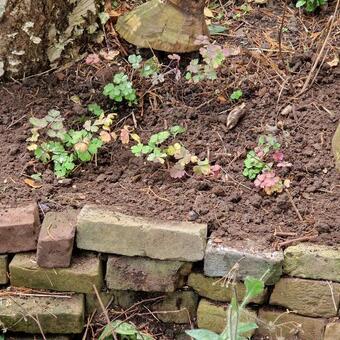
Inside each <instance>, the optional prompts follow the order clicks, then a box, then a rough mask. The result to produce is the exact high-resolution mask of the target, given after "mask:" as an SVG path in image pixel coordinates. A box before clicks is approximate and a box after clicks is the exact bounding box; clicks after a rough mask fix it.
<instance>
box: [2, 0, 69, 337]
mask: <svg viewBox="0 0 340 340" xmlns="http://www.w3.org/2000/svg"><path fill="white" fill-rule="evenodd" d="M0 1H1V0H0ZM44 335H45V338H46V340H72V339H73V336H72V335H58V334H53V335H52V334H51V335H48V334H47V335H46V334H44ZM40 339H41V334H31V335H28V334H21V333H11V332H8V333H6V340H40Z"/></svg>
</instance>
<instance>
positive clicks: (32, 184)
mask: <svg viewBox="0 0 340 340" xmlns="http://www.w3.org/2000/svg"><path fill="white" fill-rule="evenodd" d="M24 183H25V184H26V185H28V186H29V187H31V188H33V189H39V188H41V187H42V185H41V184H38V183H37V182H35V181H34V180H33V179H30V178H25V179H24Z"/></svg>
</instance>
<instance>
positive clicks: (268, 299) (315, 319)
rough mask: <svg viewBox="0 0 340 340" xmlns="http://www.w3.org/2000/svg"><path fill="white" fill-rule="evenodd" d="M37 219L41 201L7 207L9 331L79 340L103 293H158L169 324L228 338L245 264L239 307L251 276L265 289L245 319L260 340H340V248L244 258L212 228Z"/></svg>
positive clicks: (105, 218) (118, 296)
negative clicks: (217, 240)
mask: <svg viewBox="0 0 340 340" xmlns="http://www.w3.org/2000/svg"><path fill="white" fill-rule="evenodd" d="M38 212H39V209H38V206H37V205H36V204H35V203H30V204H27V205H26V206H23V207H18V208H15V209H4V208H3V209H0V330H1V329H3V330H6V331H8V332H23V333H28V334H39V333H40V332H41V329H43V331H44V333H45V334H50V335H53V334H62V335H65V336H67V337H68V338H72V337H74V335H79V334H81V333H82V332H83V331H84V327H85V325H86V322H87V317H88V315H90V314H91V313H93V312H94V311H95V310H99V311H100V306H99V302H98V299H97V297H96V295H95V289H96V290H97V291H98V292H99V295H100V298H101V300H102V302H103V303H104V305H106V304H108V303H110V302H111V304H112V306H114V305H117V306H121V307H122V308H129V307H130V306H132V305H133V304H134V303H136V302H137V301H138V297H139V294H141V292H143V293H142V294H151V295H152V294H153V295H154V294H155V293H159V294H160V295H163V296H164V297H163V298H160V299H159V300H157V302H156V303H154V304H153V305H152V313H153V314H154V315H155V316H156V317H157V318H158V319H159V320H161V321H162V322H164V323H177V324H188V327H189V325H190V324H192V323H193V322H194V323H196V325H197V327H200V328H207V329H210V330H212V331H215V332H221V331H222V330H223V328H224V326H225V323H226V309H227V307H228V304H229V303H230V301H231V297H232V293H231V289H230V287H228V286H226V285H225V284H224V283H226V279H224V278H223V276H224V275H226V274H227V273H228V272H229V271H230V270H233V268H235V264H238V266H239V270H238V273H239V278H240V281H239V282H238V283H237V286H236V291H237V297H238V299H239V300H240V301H241V300H242V298H243V297H244V294H245V286H244V284H243V283H242V280H243V279H244V278H245V277H247V276H255V277H257V278H260V277H263V278H264V280H265V282H266V289H265V291H264V293H263V294H262V295H261V296H258V297H256V298H254V299H253V300H251V301H250V303H249V305H248V306H247V309H246V310H245V311H244V313H243V314H242V315H241V320H243V321H252V322H256V323H257V324H258V326H259V328H258V329H257V330H256V334H255V336H256V339H273V340H274V339H278V337H280V336H281V338H280V339H294V340H296V339H301V340H340V322H339V321H338V319H339V305H340V248H337V247H327V246H318V245H314V244H299V245H296V246H292V247H289V248H287V249H286V250H285V251H284V252H269V251H266V252H263V251H259V250H258V249H256V247H255V246H254V247H252V248H249V249H245V250H244V249H243V250H242V251H241V250H238V249H233V248H230V247H225V246H222V245H220V244H214V243H213V242H212V240H209V241H208V240H207V225H205V224H197V223H191V222H172V221H171V222H168V221H158V220H150V219H145V218H141V217H135V216H126V215H124V213H122V212H121V211H117V210H114V209H112V208H109V207H101V206H94V205H87V206H85V207H84V208H83V209H82V210H81V211H80V212H77V211H74V210H66V211H63V212H48V213H46V215H44V218H43V221H42V223H40V220H39V214H38ZM200 268H201V269H200ZM23 292H24V293H23ZM32 316H33V317H32ZM37 320H38V322H37ZM0 334H1V333H0ZM253 335H254V333H250V334H248V336H249V337H251V336H253ZM64 338H65V337H64Z"/></svg>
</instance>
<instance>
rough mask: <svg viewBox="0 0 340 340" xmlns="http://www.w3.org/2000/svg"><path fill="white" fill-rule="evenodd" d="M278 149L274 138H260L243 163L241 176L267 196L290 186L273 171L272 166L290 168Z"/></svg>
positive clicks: (287, 181)
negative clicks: (252, 181) (250, 181)
mask: <svg viewBox="0 0 340 340" xmlns="http://www.w3.org/2000/svg"><path fill="white" fill-rule="evenodd" d="M280 148H281V145H280V143H278V142H277V140H276V138H275V137H273V136H271V135H269V136H260V137H259V141H258V145H257V147H256V148H255V149H253V150H250V151H248V153H247V156H246V159H245V160H244V163H243V164H244V169H243V176H245V177H247V178H248V179H250V180H254V185H255V186H256V187H257V188H261V189H263V190H264V191H265V192H266V194H267V195H271V194H273V193H275V192H278V193H279V192H282V191H283V189H284V188H285V187H289V184H290V182H289V180H287V179H286V180H282V179H281V178H280V177H279V176H277V175H276V173H275V170H274V165H275V166H276V167H278V168H284V167H290V166H292V164H291V163H288V162H285V161H284V154H283V152H282V151H280Z"/></svg>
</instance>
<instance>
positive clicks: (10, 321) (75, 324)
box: [0, 295, 85, 334]
mask: <svg viewBox="0 0 340 340" xmlns="http://www.w3.org/2000/svg"><path fill="white" fill-rule="evenodd" d="M84 310H85V305H84V297H83V295H73V296H71V297H69V298H66V297H60V298H52V297H46V296H39V297H38V296H30V297H18V296H11V297H2V298H1V297H0V324H1V323H2V325H3V327H4V328H7V329H8V330H9V331H12V332H24V333H31V334H34V333H39V332H40V329H39V326H38V323H37V322H36V321H35V320H34V319H33V318H32V316H34V317H35V318H36V319H37V320H39V323H40V325H41V328H42V329H43V331H44V333H46V334H49V333H57V334H78V333H81V332H82V330H83V327H84Z"/></svg>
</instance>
